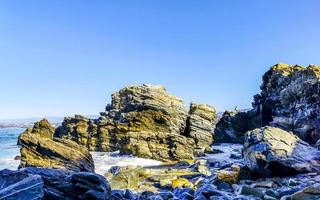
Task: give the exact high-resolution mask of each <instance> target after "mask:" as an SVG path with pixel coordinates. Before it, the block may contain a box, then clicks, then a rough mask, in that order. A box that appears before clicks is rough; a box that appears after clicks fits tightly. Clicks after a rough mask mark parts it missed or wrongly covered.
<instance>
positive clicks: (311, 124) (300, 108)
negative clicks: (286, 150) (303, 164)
mask: <svg viewBox="0 0 320 200" xmlns="http://www.w3.org/2000/svg"><path fill="white" fill-rule="evenodd" d="M253 106H254V107H255V108H256V109H258V110H259V111H260V113H261V116H262V125H263V126H264V125H272V126H277V127H280V128H282V129H284V130H288V131H292V132H294V133H295V134H296V135H298V136H299V137H300V138H301V139H303V140H305V141H308V142H310V143H316V142H317V140H318V139H319V138H320V115H319V113H320V67H319V66H316V65H310V66H308V67H307V68H303V67H301V66H298V65H293V66H290V65H287V64H277V65H275V66H273V67H271V68H270V70H269V71H267V72H266V73H265V74H264V76H263V83H262V85H261V93H260V94H258V95H256V96H255V98H254V103H253Z"/></svg>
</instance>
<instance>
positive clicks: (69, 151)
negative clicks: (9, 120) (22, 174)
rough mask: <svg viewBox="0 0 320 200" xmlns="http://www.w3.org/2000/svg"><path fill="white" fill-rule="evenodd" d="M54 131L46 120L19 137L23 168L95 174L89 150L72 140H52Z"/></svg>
mask: <svg viewBox="0 0 320 200" xmlns="http://www.w3.org/2000/svg"><path fill="white" fill-rule="evenodd" d="M39 124H46V126H42V125H41V126H40V125H39ZM39 127H41V128H39ZM46 129H48V130H46ZM53 129H54V128H53V127H51V125H50V124H47V121H46V120H42V121H41V122H39V123H36V124H35V128H32V129H27V130H26V131H25V132H24V133H22V134H21V135H20V136H19V143H20V145H21V149H20V153H21V167H46V168H56V169H67V170H73V171H88V172H93V171H94V164H93V159H92V156H91V155H90V153H89V151H88V150H87V148H85V147H84V146H81V145H78V144H77V143H75V142H73V141H71V140H67V139H60V138H51V136H49V133H50V134H53V131H52V130H53ZM35 130H41V131H39V132H38V131H35Z"/></svg>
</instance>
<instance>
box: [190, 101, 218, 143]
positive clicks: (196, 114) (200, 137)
mask: <svg viewBox="0 0 320 200" xmlns="http://www.w3.org/2000/svg"><path fill="white" fill-rule="evenodd" d="M215 120H216V111H215V109H214V108H213V107H212V106H209V105H203V104H195V103H191V105H190V110H189V117H188V119H187V129H186V130H185V132H186V133H187V136H189V137H191V138H193V139H194V140H195V142H196V145H197V147H198V148H205V149H209V148H211V144H212V142H213V135H212V131H213V124H214V122H215Z"/></svg>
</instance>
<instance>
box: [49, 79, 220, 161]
mask: <svg viewBox="0 0 320 200" xmlns="http://www.w3.org/2000/svg"><path fill="white" fill-rule="evenodd" d="M215 118H216V113H215V110H214V109H213V108H212V107H211V106H208V105H203V104H194V103H193V104H191V106H190V111H189V112H188V111H187V110H186V109H185V107H184V103H183V101H182V100H181V99H179V98H177V97H175V96H172V95H170V94H168V93H167V92H166V89H165V88H164V87H163V86H151V85H142V86H129V87H126V88H123V89H121V90H120V91H119V92H116V93H114V94H112V102H111V104H109V105H107V107H106V111H105V112H103V113H101V117H99V118H98V119H96V120H90V119H87V118H85V117H82V116H79V115H76V116H75V117H74V118H65V120H64V122H63V123H62V126H61V127H58V128H57V130H56V133H55V136H56V137H60V138H66V139H71V140H73V141H75V142H77V143H79V144H81V145H85V146H87V147H88V149H89V150H95V151H114V150H120V152H121V153H123V154H132V155H135V156H139V157H144V158H153V159H157V160H179V159H192V158H193V155H194V152H195V149H196V148H200V149H202V151H205V150H208V149H210V146H211V144H212V142H213V136H212V130H213V127H214V121H215Z"/></svg>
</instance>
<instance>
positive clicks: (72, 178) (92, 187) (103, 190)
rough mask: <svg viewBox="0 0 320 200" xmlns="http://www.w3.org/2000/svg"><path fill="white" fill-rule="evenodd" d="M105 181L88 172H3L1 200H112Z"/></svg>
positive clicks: (1, 173) (31, 169) (41, 169)
mask: <svg viewBox="0 0 320 200" xmlns="http://www.w3.org/2000/svg"><path fill="white" fill-rule="evenodd" d="M110 195H111V189H110V186H109V184H108V182H107V181H106V179H105V178H104V177H103V176H101V175H98V174H94V173H89V172H73V171H67V170H56V169H45V168H33V167H28V168H25V169H22V170H18V171H11V170H2V171H0V199H69V200H76V199H92V200H101V199H110Z"/></svg>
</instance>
